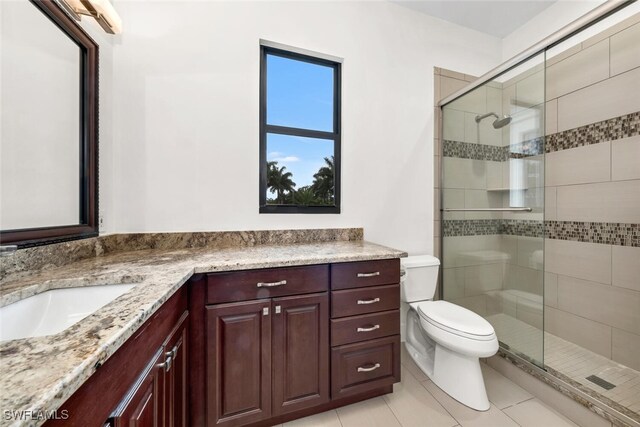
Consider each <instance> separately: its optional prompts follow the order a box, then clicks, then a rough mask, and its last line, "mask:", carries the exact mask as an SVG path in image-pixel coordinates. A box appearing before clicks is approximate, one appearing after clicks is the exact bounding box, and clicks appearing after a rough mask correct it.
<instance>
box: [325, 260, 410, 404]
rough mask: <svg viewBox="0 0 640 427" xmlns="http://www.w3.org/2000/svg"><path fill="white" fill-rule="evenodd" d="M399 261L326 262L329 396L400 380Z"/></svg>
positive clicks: (353, 392)
mask: <svg viewBox="0 0 640 427" xmlns="http://www.w3.org/2000/svg"><path fill="white" fill-rule="evenodd" d="M399 281H400V262H399V260H397V259H395V260H382V261H364V262H353V263H346V264H334V265H332V266H331V289H332V290H331V345H332V347H331V397H332V398H333V399H338V398H342V397H348V396H354V395H358V394H360V393H363V392H366V391H369V390H375V389H378V388H380V387H385V386H392V385H393V384H394V383H396V382H399V381H400V284H399Z"/></svg>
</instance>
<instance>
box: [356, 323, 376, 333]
mask: <svg viewBox="0 0 640 427" xmlns="http://www.w3.org/2000/svg"><path fill="white" fill-rule="evenodd" d="M376 329H380V325H373V326H372V327H370V328H358V329H357V331H358V332H371V331H375V330H376Z"/></svg>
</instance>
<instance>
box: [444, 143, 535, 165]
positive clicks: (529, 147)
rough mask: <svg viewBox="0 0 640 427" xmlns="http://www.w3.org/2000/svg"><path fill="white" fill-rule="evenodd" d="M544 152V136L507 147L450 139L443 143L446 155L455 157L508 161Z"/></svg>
mask: <svg viewBox="0 0 640 427" xmlns="http://www.w3.org/2000/svg"><path fill="white" fill-rule="evenodd" d="M543 153H544V137H539V138H534V139H530V140H528V141H523V142H518V143H516V144H511V145H509V146H506V147H498V146H495V145H486V144H475V143H470V142H461V141H450V140H444V143H443V154H444V157H455V158H457V159H472V160H490V161H493V162H506V161H507V160H509V159H523V158H525V157H531V156H537V155H539V154H543Z"/></svg>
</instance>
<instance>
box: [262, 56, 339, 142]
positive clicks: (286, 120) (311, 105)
mask: <svg viewBox="0 0 640 427" xmlns="http://www.w3.org/2000/svg"><path fill="white" fill-rule="evenodd" d="M267 124H270V125H278V126H288V127H295V128H303V129H312V130H321V131H326V132H333V68H332V67H327V66H324V65H318V64H311V63H308V62H304V61H298V60H294V59H288V58H282V57H280V56H275V55H267Z"/></svg>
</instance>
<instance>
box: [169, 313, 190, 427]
mask: <svg viewBox="0 0 640 427" xmlns="http://www.w3.org/2000/svg"><path fill="white" fill-rule="evenodd" d="M188 316H189V313H188V312H185V313H184V314H183V315H182V317H181V318H180V321H179V322H178V324H177V325H176V327H175V328H174V329H173V331H171V334H170V335H169V338H167V340H166V341H165V343H164V351H165V395H164V399H165V405H164V406H165V427H187V360H188V358H189V355H188V348H189V347H188V345H187V344H188V343H187V332H188V330H187V325H188V324H189V323H188V322H189V317H188Z"/></svg>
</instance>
